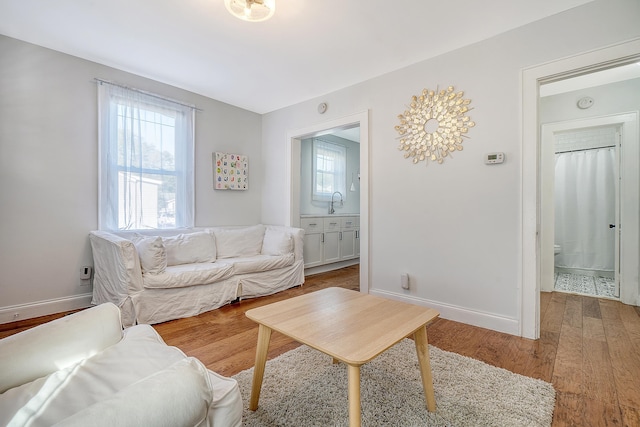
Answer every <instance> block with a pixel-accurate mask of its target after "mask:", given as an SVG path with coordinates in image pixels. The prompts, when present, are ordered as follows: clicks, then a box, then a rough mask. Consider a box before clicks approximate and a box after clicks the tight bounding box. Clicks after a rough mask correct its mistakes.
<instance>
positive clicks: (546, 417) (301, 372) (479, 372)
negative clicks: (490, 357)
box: [233, 339, 556, 427]
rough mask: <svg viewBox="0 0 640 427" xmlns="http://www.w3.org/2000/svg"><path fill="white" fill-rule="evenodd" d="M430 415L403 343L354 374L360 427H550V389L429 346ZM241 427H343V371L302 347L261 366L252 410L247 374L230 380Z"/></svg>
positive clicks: (409, 344) (409, 346) (408, 346)
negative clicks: (237, 393) (235, 386)
mask: <svg viewBox="0 0 640 427" xmlns="http://www.w3.org/2000/svg"><path fill="white" fill-rule="evenodd" d="M429 354H430V357H431V369H432V371H433V382H434V390H435V395H436V406H437V409H436V412H435V414H432V413H429V412H428V411H427V408H426V403H425V398H424V392H423V389H422V381H421V379H420V370H419V367H418V357H417V355H416V349H415V345H414V343H413V341H412V340H409V339H405V340H403V341H401V342H399V343H398V344H397V345H395V346H394V347H392V348H390V349H389V350H387V351H386V352H384V353H382V354H381V355H380V356H378V357H377V358H375V359H374V360H372V361H371V362H369V363H367V364H366V365H364V366H362V367H361V369H360V378H361V379H360V383H361V407H362V425H363V426H364V427H371V426H455V427H463V426H473V427H480V426H497V427H505V426H509V427H516V426H532V427H533V426H536V427H537V426H550V425H551V421H552V418H553V408H554V405H555V394H556V393H555V390H554V388H553V386H552V385H551V384H549V383H547V382H545V381H542V380H538V379H534V378H529V377H525V376H522V375H518V374H514V373H513V372H510V371H507V370H505V369H501V368H496V367H494V366H491V365H488V364H486V363H483V362H480V361H478V360H475V359H471V358H469V357H465V356H461V355H459V354H456V353H451V352H447V351H443V350H440V349H439V348H437V347H434V346H429ZM233 378H235V379H236V380H237V381H238V385H239V386H240V392H241V394H242V399H243V402H244V406H245V407H244V412H243V417H242V418H243V420H242V421H243V423H242V424H243V426H295V427H302V426H322V427H326V426H348V425H349V410H348V398H347V368H346V365H344V364H342V363H339V364H333V363H332V359H331V357H330V356H327V355H325V354H323V353H321V352H319V351H317V350H314V349H311V348H309V347H307V346H304V345H303V346H301V347H298V348H296V349H294V350H291V351H289V352H287V353H285V354H283V355H281V356H279V357H277V358H275V359H273V360H270V361H267V366H266V369H265V374H264V380H263V383H262V392H261V393H260V401H259V407H258V410H257V411H255V412H254V411H250V410H249V409H248V408H247V407H248V404H249V398H250V396H251V382H252V380H253V368H251V369H247V370H245V371H242V372H240V373H239V374H237V375H235V376H234V377H233Z"/></svg>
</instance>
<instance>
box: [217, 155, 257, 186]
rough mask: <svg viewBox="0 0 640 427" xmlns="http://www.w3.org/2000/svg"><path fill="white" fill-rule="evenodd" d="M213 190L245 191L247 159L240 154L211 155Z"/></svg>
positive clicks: (247, 168) (247, 181) (247, 184)
mask: <svg viewBox="0 0 640 427" xmlns="http://www.w3.org/2000/svg"><path fill="white" fill-rule="evenodd" d="M213 188H214V189H216V190H247V189H248V188H249V159H248V157H247V156H243V155H241V154H229V153H213Z"/></svg>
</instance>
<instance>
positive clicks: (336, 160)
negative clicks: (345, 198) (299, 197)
mask: <svg viewBox="0 0 640 427" xmlns="http://www.w3.org/2000/svg"><path fill="white" fill-rule="evenodd" d="M312 152H313V159H312V160H313V162H312V163H313V195H312V198H313V200H320V201H329V200H331V195H332V194H333V193H334V192H336V191H339V192H341V193H342V194H345V186H346V167H347V150H346V147H344V146H342V145H338V144H334V143H330V142H325V141H322V140H319V139H314V140H313V150H312Z"/></svg>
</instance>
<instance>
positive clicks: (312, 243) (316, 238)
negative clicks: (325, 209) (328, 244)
mask: <svg viewBox="0 0 640 427" xmlns="http://www.w3.org/2000/svg"><path fill="white" fill-rule="evenodd" d="M300 226H301V228H304V230H305V232H304V247H303V257H304V266H305V267H315V266H316V265H322V264H323V263H324V261H323V258H322V248H323V246H324V245H323V241H324V234H323V232H322V230H323V223H322V218H302V219H301V220H300Z"/></svg>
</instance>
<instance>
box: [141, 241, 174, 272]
mask: <svg viewBox="0 0 640 427" xmlns="http://www.w3.org/2000/svg"><path fill="white" fill-rule="evenodd" d="M134 245H135V246H136V250H137V251H138V256H139V257H140V267H142V274H161V273H164V271H165V269H166V268H167V255H166V251H165V248H164V245H163V244H162V238H161V237H159V236H150V237H139V238H137V239H135V240H134Z"/></svg>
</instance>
